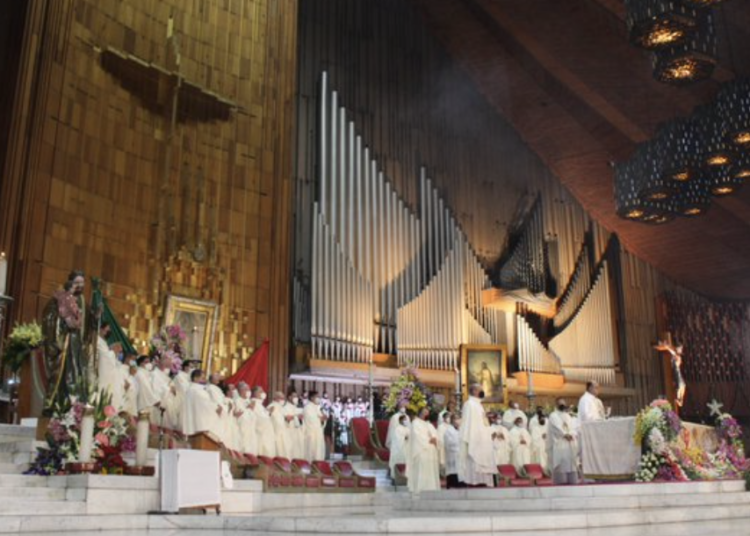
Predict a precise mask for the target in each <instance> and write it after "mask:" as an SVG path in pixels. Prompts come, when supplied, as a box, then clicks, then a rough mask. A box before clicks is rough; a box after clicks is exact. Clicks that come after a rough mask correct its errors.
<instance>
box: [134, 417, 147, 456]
mask: <svg viewBox="0 0 750 536" xmlns="http://www.w3.org/2000/svg"><path fill="white" fill-rule="evenodd" d="M148 432H149V411H148V410H146V411H141V412H140V413H138V424H137V425H136V427H135V466H136V467H144V466H145V465H146V462H147V461H148V460H147V456H148Z"/></svg>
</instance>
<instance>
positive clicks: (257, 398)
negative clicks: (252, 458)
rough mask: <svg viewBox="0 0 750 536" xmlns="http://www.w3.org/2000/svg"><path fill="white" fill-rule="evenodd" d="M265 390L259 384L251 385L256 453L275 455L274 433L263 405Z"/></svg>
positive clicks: (269, 417)
mask: <svg viewBox="0 0 750 536" xmlns="http://www.w3.org/2000/svg"><path fill="white" fill-rule="evenodd" d="M265 400H266V392H265V391H264V390H263V388H262V387H261V386H260V385H256V386H255V387H253V398H252V401H251V408H252V411H253V413H254V414H255V436H256V437H257V438H258V452H256V453H254V454H258V455H260V456H269V457H271V458H273V457H274V456H276V434H275V432H274V429H273V422H271V416H270V415H269V414H268V410H267V409H266V407H265V406H264V405H263V402H264V401H265Z"/></svg>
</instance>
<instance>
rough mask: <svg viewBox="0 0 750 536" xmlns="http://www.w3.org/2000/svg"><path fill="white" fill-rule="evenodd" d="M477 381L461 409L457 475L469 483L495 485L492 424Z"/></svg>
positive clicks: (472, 484) (495, 467) (471, 387)
mask: <svg viewBox="0 0 750 536" xmlns="http://www.w3.org/2000/svg"><path fill="white" fill-rule="evenodd" d="M480 393H481V388H480V387H479V385H478V384H472V385H471V386H470V387H469V399H468V400H467V401H466V403H465V404H464V406H463V408H462V413H461V430H460V433H461V444H460V452H459V457H458V479H459V480H460V481H461V482H464V483H465V484H467V485H470V486H487V487H490V488H491V487H493V486H494V477H495V474H496V473H497V466H496V465H495V450H494V449H493V447H492V428H491V427H490V423H489V421H488V420H487V416H486V415H485V412H484V407H483V406H482V401H481V399H480Z"/></svg>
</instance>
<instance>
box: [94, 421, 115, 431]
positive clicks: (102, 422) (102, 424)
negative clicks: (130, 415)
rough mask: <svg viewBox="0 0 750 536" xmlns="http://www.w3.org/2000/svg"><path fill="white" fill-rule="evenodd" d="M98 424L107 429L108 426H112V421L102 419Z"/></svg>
mask: <svg viewBox="0 0 750 536" xmlns="http://www.w3.org/2000/svg"><path fill="white" fill-rule="evenodd" d="M97 426H98V427H99V428H101V429H103V430H106V429H107V428H111V427H112V423H111V422H109V421H100V422H99V423H98V424H97Z"/></svg>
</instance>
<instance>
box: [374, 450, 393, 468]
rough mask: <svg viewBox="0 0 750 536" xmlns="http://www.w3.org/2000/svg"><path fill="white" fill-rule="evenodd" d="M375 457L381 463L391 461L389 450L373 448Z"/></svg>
mask: <svg viewBox="0 0 750 536" xmlns="http://www.w3.org/2000/svg"><path fill="white" fill-rule="evenodd" d="M375 459H376V460H377V461H379V462H380V463H382V464H385V465H388V464H389V463H390V461H391V451H390V450H388V449H382V448H379V447H378V448H376V449H375Z"/></svg>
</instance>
